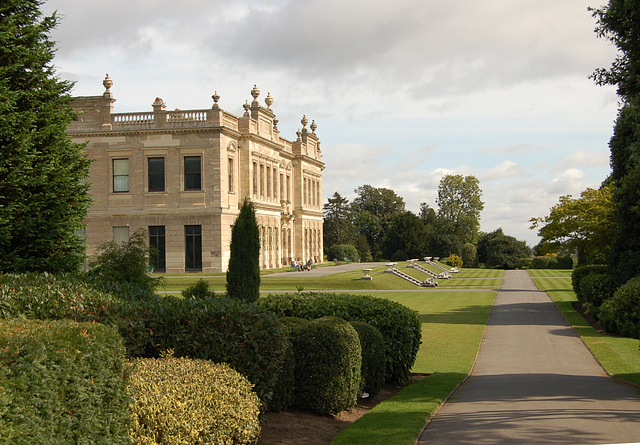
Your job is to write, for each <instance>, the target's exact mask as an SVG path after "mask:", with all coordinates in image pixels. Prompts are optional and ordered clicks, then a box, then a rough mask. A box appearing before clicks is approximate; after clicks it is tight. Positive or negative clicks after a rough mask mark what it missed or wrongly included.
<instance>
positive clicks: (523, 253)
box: [485, 235, 531, 269]
mask: <svg viewBox="0 0 640 445" xmlns="http://www.w3.org/2000/svg"><path fill="white" fill-rule="evenodd" d="M522 258H531V248H529V246H527V243H526V242H524V241H519V240H517V239H516V238H514V237H513V236H509V235H498V236H495V237H493V238H492V239H491V241H490V242H489V244H488V245H487V261H486V263H485V266H487V267H491V268H499V269H515V268H517V267H518V264H519V263H520V260H521V259H522Z"/></svg>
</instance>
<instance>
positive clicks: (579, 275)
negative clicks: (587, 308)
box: [571, 264, 608, 301]
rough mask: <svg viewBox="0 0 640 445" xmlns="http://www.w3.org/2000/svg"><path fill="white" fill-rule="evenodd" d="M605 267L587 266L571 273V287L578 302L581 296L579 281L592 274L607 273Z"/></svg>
mask: <svg viewBox="0 0 640 445" xmlns="http://www.w3.org/2000/svg"><path fill="white" fill-rule="evenodd" d="M607 270H608V268H607V266H605V265H602V264H589V265H587V266H579V267H576V268H575V269H573V272H571V287H572V288H573V292H575V294H576V297H577V298H578V301H582V299H583V295H582V293H581V292H580V281H581V280H582V279H583V278H584V277H586V276H587V275H589V274H592V273H607Z"/></svg>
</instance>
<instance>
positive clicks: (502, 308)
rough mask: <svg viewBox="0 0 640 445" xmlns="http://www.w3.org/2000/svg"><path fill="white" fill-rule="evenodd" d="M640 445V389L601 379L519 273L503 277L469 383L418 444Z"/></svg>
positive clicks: (564, 324) (556, 313) (528, 280)
mask: <svg viewBox="0 0 640 445" xmlns="http://www.w3.org/2000/svg"><path fill="white" fill-rule="evenodd" d="M630 442H640V389H638V388H637V387H635V386H632V385H627V384H624V383H621V382H619V381H617V380H615V379H612V378H610V377H608V376H607V375H606V374H605V373H604V371H603V370H602V368H601V367H600V366H599V365H598V363H597V362H596V360H595V359H594V358H593V356H592V355H591V353H590V352H589V350H588V349H587V348H586V347H585V346H584V344H583V343H582V341H581V340H580V338H579V337H578V336H577V334H576V333H575V331H574V330H573V329H572V328H571V327H570V326H569V325H568V324H567V322H566V320H565V319H564V317H563V316H562V314H561V313H560V312H559V311H558V310H557V308H556V306H555V304H554V303H553V302H552V301H551V299H550V298H549V296H548V295H547V294H546V293H545V292H541V291H538V290H537V288H536V286H535V284H534V283H533V281H532V280H531V278H530V277H529V275H528V274H527V272H526V271H506V272H505V276H504V280H503V284H502V289H501V290H500V292H498V294H497V296H496V300H495V303H494V306H493V310H492V313H491V316H490V317H489V322H488V324H487V328H486V331H485V335H484V338H483V340H482V343H481V345H480V350H479V354H478V358H477V360H476V364H475V367H474V370H473V372H472V374H471V376H470V377H469V378H468V380H467V381H466V382H465V383H464V384H463V385H461V386H460V387H459V388H458V389H457V390H456V391H455V392H454V393H453V395H452V396H451V397H450V399H449V400H448V401H447V403H445V404H444V405H443V406H442V407H441V409H440V410H439V411H438V413H437V414H436V415H435V417H434V418H433V419H432V421H431V423H430V424H429V425H428V426H427V428H426V429H425V430H424V431H423V433H422V435H421V436H420V438H419V439H418V443H419V444H421V445H422V444H465V443H469V444H471V443H472V444H503V443H504V444H514V443H522V444H524V443H526V444H532V443H547V444H570V443H576V444H610V443H630Z"/></svg>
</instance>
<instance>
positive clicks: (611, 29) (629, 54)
mask: <svg viewBox="0 0 640 445" xmlns="http://www.w3.org/2000/svg"><path fill="white" fill-rule="evenodd" d="M589 9H590V11H591V13H592V15H593V17H595V18H596V20H597V26H596V29H595V31H596V34H597V36H598V37H602V38H605V39H607V40H609V41H610V42H611V43H613V44H614V45H615V46H616V47H617V48H618V55H617V57H616V59H615V60H614V61H613V63H612V64H611V67H610V68H608V69H607V68H598V69H596V70H595V71H594V73H593V75H592V78H593V79H594V80H595V82H596V83H597V84H598V85H617V87H618V95H619V96H620V97H622V98H624V99H625V100H627V101H631V100H635V99H637V98H638V97H640V44H639V43H640V42H639V40H640V1H639V0H609V4H608V5H606V6H603V7H601V8H589Z"/></svg>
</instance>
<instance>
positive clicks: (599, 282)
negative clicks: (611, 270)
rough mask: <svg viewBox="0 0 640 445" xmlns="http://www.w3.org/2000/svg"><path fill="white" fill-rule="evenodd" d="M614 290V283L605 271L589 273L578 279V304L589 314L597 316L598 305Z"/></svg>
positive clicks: (609, 296)
mask: <svg viewBox="0 0 640 445" xmlns="http://www.w3.org/2000/svg"><path fill="white" fill-rule="evenodd" d="M615 291H616V283H615V281H614V280H613V278H611V275H609V274H606V273H590V274H588V275H586V276H585V277H584V278H582V280H580V296H581V298H580V304H581V305H582V308H583V309H584V310H585V311H587V313H588V314H589V315H591V316H592V317H594V318H598V312H599V311H600V306H602V303H604V302H605V301H606V300H608V299H609V298H611V296H612V295H613V293H614V292H615Z"/></svg>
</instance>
